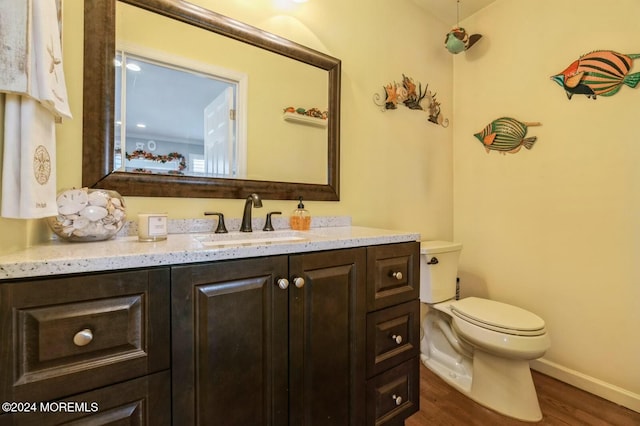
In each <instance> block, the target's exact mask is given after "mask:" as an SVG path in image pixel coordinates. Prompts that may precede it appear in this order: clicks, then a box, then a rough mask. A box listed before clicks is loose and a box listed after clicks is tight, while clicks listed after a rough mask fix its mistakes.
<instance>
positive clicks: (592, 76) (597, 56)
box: [551, 50, 640, 99]
mask: <svg viewBox="0 0 640 426" xmlns="http://www.w3.org/2000/svg"><path fill="white" fill-rule="evenodd" d="M637 58H640V54H631V55H623V54H621V53H617V52H614V51H612V50H596V51H594V52H591V53H587V54H586V55H583V56H581V57H580V58H578V60H576V61H573V62H572V63H571V65H569V66H568V67H567V68H566V69H565V70H564V71H562V72H561V73H560V74H556V75H553V76H551V79H552V80H553V81H555V82H556V83H558V84H559V85H560V86H561V87H562V88H563V89H564V90H565V92H566V93H567V97H568V98H569V99H571V97H572V96H573V95H576V94H577V95H586V96H587V98H592V99H596V96H598V95H600V96H613V95H615V94H616V93H618V91H619V90H620V88H621V87H622V86H623V85H626V86H629V87H631V88H634V87H636V86H637V85H638V83H639V82H640V72H636V73H633V74H629V70H630V69H631V66H632V65H633V60H634V59H637Z"/></svg>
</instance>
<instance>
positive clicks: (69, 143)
mask: <svg viewBox="0 0 640 426" xmlns="http://www.w3.org/2000/svg"><path fill="white" fill-rule="evenodd" d="M200 2H201V3H205V2H204V1H202V0H201V1H200ZM208 3H211V2H208ZM282 3H283V2H282V1H280V2H277V3H276V2H272V1H271V0H251V1H249V0H234V1H227V2H216V7H218V6H219V7H221V8H223V9H216V11H218V12H220V13H222V14H225V15H227V16H231V17H233V18H236V19H239V20H243V21H245V22H248V23H249V24H252V25H254V26H258V27H260V28H263V29H266V30H268V31H271V32H274V33H277V34H278V35H281V36H284V37H287V38H290V39H292V40H294V41H297V42H299V43H302V44H305V45H308V46H310V47H313V48H315V49H317V50H321V51H323V52H325V53H328V54H330V55H332V56H335V57H338V58H340V59H341V60H342V61H343V64H342V70H343V72H342V117H341V120H342V132H341V134H342V145H341V187H340V196H341V201H340V202H314V201H309V202H306V203H305V206H306V208H308V209H309V210H310V212H311V214H312V215H350V216H352V218H353V223H354V224H357V225H366V226H375V227H383V228H394V229H399V230H410V231H417V232H421V233H422V234H423V235H424V236H426V237H431V238H451V236H452V232H453V230H452V217H451V197H452V195H451V193H452V189H451V188H452V181H451V168H452V163H451V154H452V146H451V137H452V131H451V127H449V128H448V129H445V128H442V127H439V126H436V125H434V124H431V123H428V122H427V115H426V113H424V112H416V111H409V110H407V109H405V108H403V109H401V110H397V111H388V112H381V111H380V109H379V108H378V107H377V106H375V105H374V103H373V100H372V99H373V95H374V94H375V93H380V92H381V91H382V87H383V85H384V84H386V83H388V82H390V81H394V80H395V81H400V80H401V79H402V73H405V74H407V75H409V76H411V77H413V78H414V79H415V80H417V81H420V82H422V83H423V84H426V83H429V84H430V86H429V87H430V88H433V89H434V90H436V91H437V92H438V98H439V100H440V101H441V102H442V107H443V114H444V115H445V116H446V117H450V116H451V111H452V104H453V100H452V86H451V81H452V73H451V67H452V59H451V56H450V55H449V54H448V53H446V51H445V50H444V49H443V48H442V47H441V43H442V41H441V40H442V34H443V33H445V32H446V31H447V26H445V25H444V24H442V23H440V22H439V21H437V20H435V19H434V18H432V17H431V16H430V15H428V14H427V13H426V12H424V11H423V10H422V9H420V8H419V7H418V6H416V5H415V4H414V3H413V2H411V1H406V0H403V1H402V2H389V1H386V0H376V1H372V2H370V6H371V7H368V8H366V9H365V8H362V7H361V5H360V4H359V3H357V2H345V1H342V0H327V1H314V2H310V3H307V4H303V5H298V6H296V7H294V8H292V9H290V10H283V9H281V8H280V7H279V5H280V4H282ZM63 15H64V24H63V49H64V69H65V74H66V78H67V85H68V91H69V97H70V104H71V110H72V113H73V116H74V118H73V119H72V120H68V121H66V122H65V123H63V124H62V125H59V126H58V128H57V138H58V142H57V147H58V187H59V188H68V187H73V186H76V187H77V186H79V185H81V159H82V148H81V146H82V145H81V140H82V49H83V46H82V37H83V31H82V28H83V11H82V2H63ZM125 200H126V202H127V207H128V214H129V217H130V218H135V217H136V214H137V213H138V212H139V211H142V210H145V211H151V210H159V211H167V212H168V213H169V215H170V217H173V218H201V217H202V213H203V212H204V211H205V210H212V209H215V210H217V211H221V212H223V213H224V214H225V215H226V216H228V217H239V216H241V214H242V206H243V201H240V200H222V199H180V198H172V199H169V198H140V197H126V198H125ZM296 205H297V202H296V201H288V202H287V201H267V202H266V203H264V208H263V209H262V210H261V211H257V212H256V213H255V216H256V217H258V216H260V215H262V214H263V213H266V212H267V211H271V210H282V211H283V212H285V213H288V212H290V211H292V210H293V209H295V207H296ZM33 228H35V230H37V232H36V231H31V230H32V229H33ZM0 234H1V235H2V236H3V243H2V246H1V248H0V252H5V253H6V252H9V251H14V250H16V249H20V248H23V247H26V246H28V245H31V244H34V243H36V242H38V241H42V240H46V239H47V238H48V233H47V232H46V226H45V227H42V226H41V221H19V220H9V219H2V218H0ZM5 237H6V240H5ZM5 241H6V243H5Z"/></svg>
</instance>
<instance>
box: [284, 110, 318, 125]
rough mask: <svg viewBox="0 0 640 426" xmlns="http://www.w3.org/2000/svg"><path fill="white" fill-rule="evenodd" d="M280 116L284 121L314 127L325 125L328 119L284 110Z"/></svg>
mask: <svg viewBox="0 0 640 426" xmlns="http://www.w3.org/2000/svg"><path fill="white" fill-rule="evenodd" d="M282 118H283V119H284V120H285V121H291V122H293V123H300V124H306V125H309V126H315V127H327V122H328V121H329V120H325V119H322V118H316V117H310V116H308V115H303V114H298V113H296V112H285V113H284V114H283V115H282Z"/></svg>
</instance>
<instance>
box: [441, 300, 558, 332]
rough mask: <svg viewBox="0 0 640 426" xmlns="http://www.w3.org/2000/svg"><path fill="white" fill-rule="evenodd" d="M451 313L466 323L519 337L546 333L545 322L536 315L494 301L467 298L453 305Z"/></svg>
mask: <svg viewBox="0 0 640 426" xmlns="http://www.w3.org/2000/svg"><path fill="white" fill-rule="evenodd" d="M451 312H452V313H453V314H454V315H456V316H457V317H458V318H461V319H463V320H465V321H468V322H471V323H473V324H476V325H478V326H480V327H483V328H487V329H489V330H494V331H498V332H501V333H506V334H515V335H519V336H539V335H541V334H544V333H545V329H544V320H543V319H542V318H540V317H539V316H537V315H536V314H533V313H531V312H529V311H526V310H524V309H522V308H518V307H517V306H512V305H508V304H506V303H501V302H496V301H494V300H488V299H481V298H478V297H467V298H465V299H461V300H457V301H455V302H453V303H451Z"/></svg>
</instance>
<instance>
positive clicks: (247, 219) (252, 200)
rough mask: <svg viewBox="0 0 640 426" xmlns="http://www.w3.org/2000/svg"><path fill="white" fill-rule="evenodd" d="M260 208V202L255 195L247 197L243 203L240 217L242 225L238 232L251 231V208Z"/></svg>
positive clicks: (258, 197)
mask: <svg viewBox="0 0 640 426" xmlns="http://www.w3.org/2000/svg"><path fill="white" fill-rule="evenodd" d="M252 206H253V207H255V208H260V207H262V200H261V199H260V196H259V195H258V194H256V193H253V194H251V195H249V196H248V197H247V199H246V201H245V202H244V214H243V215H242V225H241V226H240V232H252V231H253V230H252V229H251V207H252Z"/></svg>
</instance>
